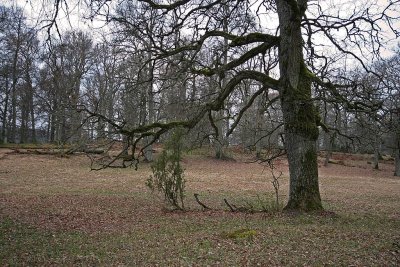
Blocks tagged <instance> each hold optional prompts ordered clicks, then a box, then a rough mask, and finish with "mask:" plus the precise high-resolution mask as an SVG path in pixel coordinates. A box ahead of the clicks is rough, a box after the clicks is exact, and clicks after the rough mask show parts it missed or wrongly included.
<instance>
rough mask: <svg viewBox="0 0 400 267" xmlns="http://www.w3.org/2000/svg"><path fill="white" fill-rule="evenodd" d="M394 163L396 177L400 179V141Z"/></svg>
mask: <svg viewBox="0 0 400 267" xmlns="http://www.w3.org/2000/svg"><path fill="white" fill-rule="evenodd" d="M394 161H395V162H394V176H398V177H400V140H399V141H397V147H396V151H395V160H394Z"/></svg>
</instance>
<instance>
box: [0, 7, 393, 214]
mask: <svg viewBox="0 0 400 267" xmlns="http://www.w3.org/2000/svg"><path fill="white" fill-rule="evenodd" d="M71 2H74V1H71ZM75 2H76V3H75V4H76V5H79V6H80V7H81V8H82V9H83V10H84V15H82V17H83V18H84V19H86V20H87V21H91V20H92V21H101V22H102V23H103V25H105V26H104V27H103V28H100V29H97V31H98V33H97V34H96V35H94V34H92V33H93V31H94V30H93V29H92V30H88V29H78V28H76V29H75V28H70V29H69V30H60V28H61V26H62V25H61V24H63V23H65V21H63V19H62V18H61V17H62V16H63V15H61V14H64V15H65V13H66V14H68V12H69V11H70V9H69V8H68V7H69V5H71V3H70V1H64V0H54V1H28V3H27V5H32V6H33V5H42V6H43V10H45V11H46V12H43V17H42V18H41V20H40V23H38V24H35V25H33V24H32V22H31V20H29V19H28V17H27V16H28V15H27V14H25V13H24V10H23V9H22V8H21V7H19V6H17V5H15V4H5V5H1V6H0V47H1V49H0V58H1V60H0V141H1V142H2V143H3V144H13V143H18V144H22V143H54V144H57V145H59V146H60V147H64V146H65V147H69V148H72V150H76V151H85V149H93V148H95V149H97V148H99V147H101V149H103V150H105V151H107V150H108V149H111V148H113V149H115V147H118V149H119V150H118V153H116V154H113V155H111V156H110V157H102V158H101V161H98V162H96V164H97V165H96V166H98V167H99V168H106V167H128V166H135V165H136V164H137V163H138V162H139V161H144V160H147V161H153V160H154V155H153V153H154V149H153V146H154V145H155V144H159V143H164V142H166V141H167V140H168V139H169V138H170V137H171V135H172V132H173V131H174V129H177V128H183V129H184V131H185V145H186V146H188V147H200V146H211V147H213V148H214V149H215V157H216V158H219V159H226V158H228V157H229V155H228V154H227V153H226V148H228V147H232V146H241V147H243V148H245V149H247V150H249V151H253V152H254V153H255V154H256V156H257V160H258V161H260V162H271V164H272V163H273V161H274V159H275V158H277V157H279V156H283V155H286V156H287V160H288V164H289V173H290V184H289V200H288V203H287V205H286V207H285V209H287V210H302V211H314V210H322V209H323V207H322V201H321V197H320V192H319V182H318V163H317V152H318V151H325V155H326V164H329V160H330V159H329V157H330V155H331V153H332V152H348V153H369V154H373V155H374V160H373V162H372V165H371V168H376V169H379V160H380V159H381V158H382V157H390V158H392V159H393V160H394V161H395V171H394V175H395V176H400V46H398V45H396V44H397V42H398V41H397V38H398V37H399V34H400V33H399V31H398V28H399V21H398V19H399V15H400V14H399V10H400V1H394V0H389V1H354V2H352V3H346V4H344V5H343V6H342V5H339V4H335V3H334V1H333V2H332V3H331V2H330V1H306V0H297V1H296V0H274V1H272V0H264V1H227V0H178V1H152V0H138V1H122V0H121V1H118V0H116V1H103V0H98V1H95V0H92V1H78V0H77V1H75ZM326 2H329V3H326ZM71 18H72V16H71ZM71 18H70V19H71ZM72 19H74V18H72ZM64 20H65V19H64ZM117 145H118V146H117ZM121 158H122V159H123V160H122V161H121Z"/></svg>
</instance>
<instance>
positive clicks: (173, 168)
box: [146, 128, 185, 210]
mask: <svg viewBox="0 0 400 267" xmlns="http://www.w3.org/2000/svg"><path fill="white" fill-rule="evenodd" d="M183 135H184V130H183V129H181V128H178V129H176V130H175V131H174V132H173V134H172V135H171V138H170V139H169V141H168V142H166V144H165V146H164V150H163V151H162V152H161V155H160V156H159V157H158V158H157V159H156V160H155V161H154V163H153V164H152V166H151V170H152V173H153V174H152V175H150V177H149V178H148V179H147V182H146V185H147V186H148V187H149V188H150V189H151V190H152V191H155V190H157V191H158V192H160V193H162V194H163V195H164V200H165V201H166V202H167V203H168V204H169V205H171V206H172V207H173V208H175V209H179V210H183V209H184V197H185V194H184V192H185V178H184V169H183V168H182V165H181V160H182V152H183Z"/></svg>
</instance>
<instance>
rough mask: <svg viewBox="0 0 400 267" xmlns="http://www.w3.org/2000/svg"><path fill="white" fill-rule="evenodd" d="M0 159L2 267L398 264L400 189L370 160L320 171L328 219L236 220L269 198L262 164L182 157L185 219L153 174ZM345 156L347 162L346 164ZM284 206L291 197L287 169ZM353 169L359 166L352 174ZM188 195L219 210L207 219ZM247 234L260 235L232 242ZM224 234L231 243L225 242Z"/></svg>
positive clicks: (37, 158)
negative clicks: (154, 190)
mask: <svg viewBox="0 0 400 267" xmlns="http://www.w3.org/2000/svg"><path fill="white" fill-rule="evenodd" d="M7 152H10V151H9V150H6V149H0V247H1V249H0V265H107V266H108V265H122V266H123V265H131V266H132V265H139V266H156V265H159V266H166V265H169V266H193V265H194V266H207V265H211V266H257V265H259V266H267V265H268V266H282V265H293V266H298V265H306V266H315V265H317V266H320V265H335V266H336V265H353V266H398V265H399V264H400V261H399V260H400V195H399V192H400V179H395V177H393V176H392V175H393V163H391V162H387V163H382V164H381V167H382V170H378V171H376V170H372V169H371V166H369V165H368V164H367V163H366V161H367V160H366V158H364V157H344V156H343V155H336V157H338V158H340V159H341V160H344V162H345V164H346V165H347V166H339V165H330V166H328V167H321V168H320V184H321V185H320V187H321V194H322V198H323V200H324V206H325V208H326V209H327V210H329V211H332V212H334V213H335V214H332V213H330V212H328V213H321V214H302V215H293V214H284V213H272V214H269V213H255V214H246V213H231V212H228V211H227V207H226V206H224V204H223V201H222V200H223V198H228V199H229V200H230V201H231V202H233V203H236V204H238V205H246V203H247V204H248V203H251V204H254V205H255V206H257V205H259V204H260V203H258V198H257V195H258V196H259V197H261V198H263V199H265V198H269V199H270V201H272V199H273V187H272V184H271V174H270V172H269V170H268V169H265V168H264V167H263V166H261V165H259V164H255V163H251V164H249V163H246V161H247V160H248V158H247V157H246V156H243V155H241V156H240V157H238V158H237V161H218V160H214V159H212V158H210V157H208V156H207V155H198V154H195V155H190V156H187V157H185V160H184V165H185V168H186V178H187V192H188V193H187V206H188V207H189V209H190V211H188V212H169V211H166V210H165V209H163V208H162V202H161V200H159V199H158V198H157V197H154V196H153V195H152V194H151V193H150V192H149V191H148V190H147V188H146V187H145V185H144V184H145V180H146V179H147V177H148V175H149V173H150V170H149V169H150V168H149V165H148V164H142V165H140V166H139V170H138V171H134V170H133V169H107V170H103V171H97V172H96V171H90V170H89V160H88V159H87V158H86V157H85V156H73V157H70V158H60V157H54V156H44V155H23V154H21V155H20V154H6V153H7ZM343 157H344V158H343ZM276 166H277V168H278V169H279V170H280V171H282V172H283V176H282V178H281V188H282V189H281V190H280V194H281V198H282V199H283V200H284V201H285V200H286V197H287V188H288V172H287V163H286V162H285V161H284V160H281V161H278V162H277V163H276ZM351 166H355V167H351ZM193 193H199V194H200V197H201V199H202V200H203V201H204V202H205V203H206V204H207V205H209V206H212V207H214V208H215V209H216V210H213V211H207V212H203V211H201V209H200V207H199V206H198V205H197V204H196V202H195V201H194V199H193V197H192V195H193ZM242 229H248V230H250V231H251V232H252V233H255V234H254V235H253V234H252V235H250V236H249V237H243V238H236V239H235V238H227V236H229V233H234V232H235V231H241V230H242ZM227 233H228V234H227Z"/></svg>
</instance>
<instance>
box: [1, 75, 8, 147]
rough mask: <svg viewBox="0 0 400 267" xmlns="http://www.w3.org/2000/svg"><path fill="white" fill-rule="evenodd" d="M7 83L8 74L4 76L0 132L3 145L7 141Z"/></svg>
mask: <svg viewBox="0 0 400 267" xmlns="http://www.w3.org/2000/svg"><path fill="white" fill-rule="evenodd" d="M8 86H9V83H8V74H7V76H6V96H5V99H4V111H3V123H2V124H3V125H2V126H3V128H2V131H1V135H2V141H3V144H7V143H8V140H7V135H8V134H7V127H8V123H7V113H8V101H9V96H10V90H9V88H8Z"/></svg>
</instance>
